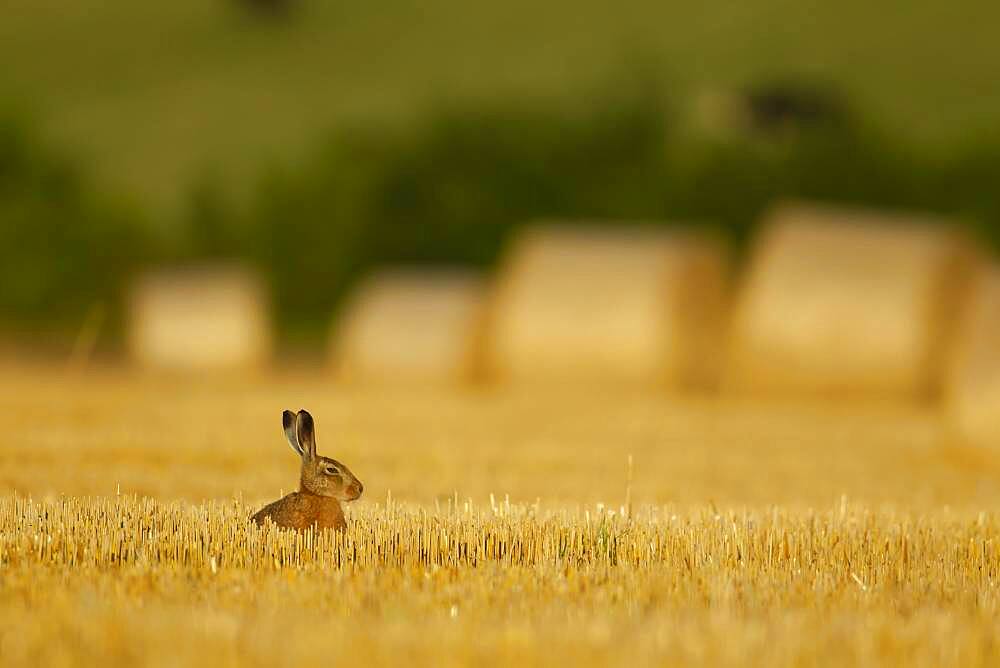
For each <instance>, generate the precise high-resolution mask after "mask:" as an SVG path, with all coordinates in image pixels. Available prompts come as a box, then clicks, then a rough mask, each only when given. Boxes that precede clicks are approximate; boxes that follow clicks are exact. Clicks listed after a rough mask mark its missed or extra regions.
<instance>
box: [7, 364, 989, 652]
mask: <svg viewBox="0 0 1000 668" xmlns="http://www.w3.org/2000/svg"><path fill="white" fill-rule="evenodd" d="M0 405H3V407H4V411H3V416H2V418H0V419H2V421H3V425H4V430H3V433H4V437H3V444H2V447H0V487H2V496H0V662H2V663H4V664H7V665H42V664H48V665H136V664H147V665H213V666H220V665H282V664H302V663H318V662H328V663H332V664H351V665H373V664H393V665H398V664H399V663H400V662H401V661H406V662H407V663H408V664H410V665H461V664H469V663H478V664H491V663H503V664H511V663H517V664H522V665H542V664H545V665H551V664H552V663H553V662H554V661H555V660H556V659H562V660H573V661H574V662H575V663H576V664H578V665H607V664H632V665H649V664H662V665H676V664H678V663H697V664H714V665H734V666H735V665H740V666H744V665H768V666H775V665H824V664H825V665H832V664H836V665H845V664H846V665H851V664H854V665H863V664H871V663H875V662H879V663H890V664H898V665H907V666H921V665H926V666H931V665H934V666H937V665H962V666H974V665H994V664H996V662H997V661H998V660H1000V647H998V646H997V643H996V638H997V634H998V632H1000V624H998V617H997V608H998V602H1000V595H998V592H997V589H996V579H997V575H998V570H1000V546H998V545H997V542H996V540H995V538H996V536H997V533H998V529H1000V514H998V513H997V512H995V510H994V509H995V508H996V507H997V501H998V500H1000V484H998V483H1000V463H998V461H997V458H995V457H994V456H993V455H992V454H990V453H985V452H979V451H974V450H971V449H968V448H964V447H962V446H959V445H957V444H954V443H952V442H951V440H950V439H949V437H948V433H947V430H946V428H945V427H944V426H943V425H942V423H941V422H940V421H939V420H938V418H937V417H936V416H935V415H934V413H933V412H932V411H930V410H926V409H921V408H907V407H901V406H890V405H880V406H876V405H870V404H866V405H849V404H847V405H845V404H837V405H825V404H812V405H807V404H788V403H786V404H778V403H760V402H751V401H734V400H726V401H720V400H713V399H710V398H689V399H678V398H671V397H669V396H667V395H655V394H649V393H635V394H628V393H620V392H617V393H613V394H611V393H609V394H607V395H604V396H601V395H599V394H594V393H591V394H586V395H585V394H568V393H566V392H563V391H552V392H537V393H534V394H530V395H528V394H514V393H505V392H499V391H492V390H491V391H485V390H481V391H474V392H467V393H462V394H458V393H448V392H429V391H420V390H413V389H411V390H402V389H401V390H397V391H393V392H377V391H374V390H367V391H363V392H362V391H346V390H342V389H337V388H335V387H333V386H331V385H330V384H329V383H328V382H326V381H324V380H322V379H321V378H319V377H315V376H310V375H306V374H302V375H294V374H289V375H285V376H280V377H266V378H265V377H259V378H250V379H229V380H212V381H202V382H193V381H190V380H181V379H162V378H161V379H153V378H136V377H131V376H129V375H126V374H124V373H120V372H115V371H101V372H96V373H93V374H90V375H87V376H74V375H70V374H66V373H62V372H53V371H52V370H45V369H18V370H5V374H4V377H3V380H2V382H0ZM286 407H288V408H299V407H306V408H308V409H309V410H310V411H311V412H312V414H313V415H314V417H315V418H316V423H317V436H318V442H319V451H320V453H321V454H326V455H329V456H333V457H336V458H338V459H340V460H341V461H343V462H345V463H346V464H348V465H349V466H350V467H351V469H352V470H353V471H354V472H355V473H356V474H357V475H358V477H359V478H360V479H361V480H362V481H364V483H365V497H364V498H363V499H362V500H361V501H359V502H357V503H355V504H352V505H351V506H350V507H349V518H350V520H351V527H350V528H349V530H348V531H347V532H345V533H343V534H322V535H315V536H314V535H311V534H306V535H303V536H299V535H294V534H288V533H282V532H276V531H273V530H272V529H263V530H261V529H258V528H257V527H254V526H251V525H249V523H248V522H247V521H246V518H247V516H248V515H249V514H250V513H251V512H252V511H253V510H255V509H256V508H258V507H259V506H260V504H261V503H263V502H265V501H268V500H270V499H272V498H274V497H276V496H277V495H279V494H280V493H282V492H287V491H290V489H291V488H292V487H293V485H294V483H295V479H296V471H297V462H296V459H295V456H294V455H293V453H292V451H291V450H290V449H289V448H288V446H287V445H285V444H284V442H283V440H282V437H281V430H280V426H279V416H280V411H281V409H282V408H286ZM630 455H631V457H632V462H633V465H632V467H631V473H630V468H629V465H628V461H629V456H630Z"/></svg>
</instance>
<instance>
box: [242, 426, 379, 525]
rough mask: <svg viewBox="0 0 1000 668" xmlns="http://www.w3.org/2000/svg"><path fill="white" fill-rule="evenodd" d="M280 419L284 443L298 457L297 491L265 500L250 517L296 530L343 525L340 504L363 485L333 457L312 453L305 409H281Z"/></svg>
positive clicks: (312, 440) (312, 435)
mask: <svg viewBox="0 0 1000 668" xmlns="http://www.w3.org/2000/svg"><path fill="white" fill-rule="evenodd" d="M282 422H283V425H284V428H285V437H286V438H288V443H289V444H290V445H291V446H292V449H293V450H295V452H296V453H298V454H299V456H300V457H302V474H301V477H300V479H299V491H297V492H292V493H291V494H289V495H287V496H285V497H283V498H280V499H278V500H277V501H275V502H273V503H269V504H267V505H266V506H264V507H263V508H261V509H260V510H259V511H257V513H255V514H254V515H253V517H251V518H250V519H251V520H253V521H254V522H256V523H257V524H259V525H261V526H263V525H264V523H265V522H266V521H267V520H271V521H272V522H274V523H275V524H276V525H278V526H279V527H283V528H286V529H296V530H299V531H302V530H305V529H308V528H309V527H315V528H317V529H338V530H339V529H344V528H346V527H347V520H346V519H345V518H344V510H343V508H341V507H340V504H341V503H342V502H344V501H353V500H355V499H357V498H358V497H360V496H361V493H362V492H363V491H364V485H362V484H361V481H360V480H358V479H357V478H356V477H354V474H353V473H351V471H350V469H348V468H347V467H346V466H344V465H343V464H341V463H340V462H338V461H337V460H336V459H330V458H329V457H321V456H319V455H317V454H316V435H315V431H314V428H313V419H312V416H311V415H309V413H308V412H306V411H304V410H303V411H299V412H298V413H292V412H291V411H285V412H284V413H283V414H282Z"/></svg>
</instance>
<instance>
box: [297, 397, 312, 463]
mask: <svg viewBox="0 0 1000 668" xmlns="http://www.w3.org/2000/svg"><path fill="white" fill-rule="evenodd" d="M295 436H296V438H297V439H298V442H299V447H300V448H301V449H302V456H303V457H305V458H309V459H312V458H313V457H315V456H316V428H315V427H314V426H313V419H312V415H309V411H307V410H305V409H303V410H301V411H299V414H298V416H296V418H295Z"/></svg>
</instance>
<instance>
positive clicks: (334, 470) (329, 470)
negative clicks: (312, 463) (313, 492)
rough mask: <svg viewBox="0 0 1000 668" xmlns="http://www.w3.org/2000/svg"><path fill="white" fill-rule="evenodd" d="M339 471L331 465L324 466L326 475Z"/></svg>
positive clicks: (335, 473)
mask: <svg viewBox="0 0 1000 668" xmlns="http://www.w3.org/2000/svg"><path fill="white" fill-rule="evenodd" d="M339 473H340V472H339V471H338V470H337V469H335V468H334V467H332V466H327V467H326V474H327V475H337V474H339Z"/></svg>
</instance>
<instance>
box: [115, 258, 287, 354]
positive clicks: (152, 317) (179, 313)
mask: <svg viewBox="0 0 1000 668" xmlns="http://www.w3.org/2000/svg"><path fill="white" fill-rule="evenodd" d="M265 295H266V291H265V290H264V286H263V285H262V284H261V282H260V280H259V278H258V277H257V276H256V275H255V274H254V273H253V272H251V271H250V270H249V269H247V268H245V267H241V266H239V265H206V266H199V267H188V268H178V269H173V270H161V271H156V272H151V273H148V274H147V275H145V276H143V277H141V278H140V279H139V280H138V281H137V283H136V285H135V286H134V287H133V290H132V294H131V299H130V303H129V332H128V338H129V348H130V350H131V354H132V358H133V360H134V361H136V362H137V363H138V364H140V365H141V366H144V367H148V368H155V369H162V370H170V371H197V370H202V369H233V370H248V369H254V368H257V367H260V366H261V365H263V364H264V363H265V362H266V361H267V358H268V356H269V355H270V349H271V332H270V327H271V323H270V318H269V315H268V307H267V299H266V296H265Z"/></svg>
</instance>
